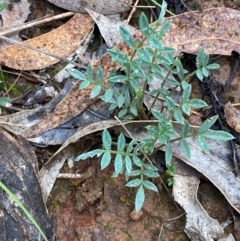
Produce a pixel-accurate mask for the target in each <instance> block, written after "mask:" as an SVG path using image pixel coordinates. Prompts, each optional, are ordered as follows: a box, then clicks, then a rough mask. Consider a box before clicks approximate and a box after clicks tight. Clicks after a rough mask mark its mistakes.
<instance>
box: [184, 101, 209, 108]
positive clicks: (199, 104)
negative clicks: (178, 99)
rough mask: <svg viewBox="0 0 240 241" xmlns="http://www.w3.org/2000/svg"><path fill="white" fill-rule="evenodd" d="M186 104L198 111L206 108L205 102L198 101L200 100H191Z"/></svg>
mask: <svg viewBox="0 0 240 241" xmlns="http://www.w3.org/2000/svg"><path fill="white" fill-rule="evenodd" d="M188 104H189V105H190V106H191V107H192V108H194V109H200V108H203V107H206V106H208V105H207V103H206V102H205V101H203V100H200V99H191V100H189V101H188Z"/></svg>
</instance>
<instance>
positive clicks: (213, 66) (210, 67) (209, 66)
mask: <svg viewBox="0 0 240 241" xmlns="http://www.w3.org/2000/svg"><path fill="white" fill-rule="evenodd" d="M206 68H207V69H210V70H212V69H219V68H220V65H219V64H209V65H207V66H206Z"/></svg>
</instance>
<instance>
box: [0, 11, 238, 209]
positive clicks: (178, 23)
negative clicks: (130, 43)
mask: <svg viewBox="0 0 240 241" xmlns="http://www.w3.org/2000/svg"><path fill="white" fill-rule="evenodd" d="M229 11H231V12H229ZM207 12H208V14H209V15H210V14H211V16H210V17H209V18H210V19H208V18H207V17H206V16H205V15H204V14H206V15H207ZM218 13H219V14H221V13H222V14H223V15H221V17H223V16H224V14H227V15H231V14H230V13H233V14H232V15H233V16H235V21H236V16H238V14H239V13H238V12H237V11H235V10H226V9H223V8H221V9H213V10H207V11H204V12H203V13H193V12H191V13H186V14H182V15H180V17H179V19H178V17H174V18H172V20H173V25H172V28H171V31H173V32H172V34H174V33H176V32H177V30H176V28H177V27H178V28H179V29H181V28H182V29H183V30H186V31H187V27H188V28H190V27H189V26H192V25H191V23H192V22H193V23H195V24H196V23H198V24H199V22H200V23H201V24H200V25H201V26H205V24H206V25H207V26H212V27H213V26H215V25H213V22H212V21H213V20H212V18H213V16H215V15H216V14H218ZM183 15H184V16H185V17H186V19H188V21H189V22H184V21H183V19H184V18H185V17H183ZM196 15H199V16H200V17H199V19H198V20H197V22H194V19H195V17H196ZM202 19H203V21H202ZM206 19H207V20H206ZM190 20H191V21H190ZM205 20H206V21H205ZM217 20H218V19H217ZM227 20H229V21H230V22H234V19H230V18H229V17H228V18H227ZM174 21H175V22H174ZM216 22H217V21H216ZM235 23H236V22H235ZM197 26H198V25H197ZM221 26H222V25H221ZM173 27H175V29H174V30H173ZM216 28H220V26H216ZM191 30H192V28H190V30H189V32H191ZM198 30H199V29H198ZM200 30H201V29H200ZM171 31H170V32H169V34H170V33H171ZM212 33H213V35H214V34H215V36H214V37H212V38H211V36H212V35H211V36H208V38H207V40H206V39H204V40H203V39H201V36H199V35H196V34H195V35H193V36H194V38H192V44H191V40H189V39H188V38H186V39H178V38H176V36H170V37H169V40H167V39H166V44H168V43H167V41H170V39H171V41H173V44H175V45H176V46H177V50H178V51H183V52H189V53H196V52H197V51H198V50H199V44H200V46H201V47H204V48H206V49H207V51H208V53H213V54H217V53H220V54H230V53H231V51H232V50H236V49H237V44H236V40H233V41H232V42H234V41H235V42H234V45H233V43H232V42H231V44H229V41H230V40H231V37H232V36H230V40H229V38H228V39H227V38H225V37H223V39H221V38H220V37H219V36H218V35H216V32H215V31H212ZM204 34H205V33H204V32H203V34H202V35H203V36H204ZM181 35H182V34H181ZM224 36H225V35H224ZM134 37H135V39H137V40H139V39H141V35H139V34H138V33H137V34H135V35H134ZM208 40H209V41H208ZM210 40H211V41H210ZM217 40H219V41H217ZM220 40H221V41H220ZM209 42H210V43H209ZM213 42H215V43H213ZM204 44H205V45H204ZM168 45H169V44H168ZM170 45H172V43H171V44H170ZM175 45H174V46H175ZM119 46H120V49H122V50H125V51H126V52H127V51H128V48H127V47H126V46H125V45H124V44H123V43H120V44H119ZM219 49H220V50H219ZM215 51H216V52H215ZM221 51H222V52H221ZM110 61H111V59H110V57H109V56H108V55H107V54H106V55H105V56H104V57H103V58H101V59H100V60H99V61H98V62H97V64H99V63H103V64H104V67H105V70H110V69H117V68H118V66H116V65H114V64H112V63H111V62H110ZM97 64H96V65H97ZM76 91H78V90H77V88H76V89H75V92H76ZM84 94H85V93H84ZM88 94H89V93H87V94H86V95H87V96H88ZM75 101H76V100H73V102H72V104H73V105H74V102H75ZM64 104H66V103H64ZM60 108H61V106H60V107H59V109H60ZM59 113H61V111H60V112H59ZM59 115H60V116H61V114H59ZM70 116H71V115H70ZM59 119H60V121H57V122H56V123H55V124H54V125H53V126H57V125H58V124H60V123H62V122H64V118H63V119H61V118H59ZM66 119H67V118H66ZM49 120H51V115H49V117H46V119H45V121H49ZM98 124H99V123H98ZM2 125H3V126H4V123H2ZM43 125H44V124H43ZM107 125H108V124H107ZM114 125H117V124H116V122H115V124H114ZM114 125H113V126H114ZM110 126H112V124H110ZM38 127H39V125H38ZM41 128H42V127H41V125H40V130H39V131H35V132H33V133H34V135H38V134H39V133H42V132H43V131H44V130H45V129H47V128H45V129H44V128H42V129H41ZM106 128H107V127H106ZM8 129H9V130H10V129H11V128H8ZM50 129H51V128H50ZM100 129H101V128H100ZM10 131H11V130H10ZM87 132H88V133H92V132H93V130H91V129H90V130H88V131H87ZM75 138H76V140H77V139H78V138H77V137H76V136H75ZM76 140H75V139H74V138H72V139H71V138H70V139H69V140H67V141H66V144H64V145H63V146H62V147H61V149H60V150H62V149H63V148H64V147H65V146H66V145H68V144H69V143H71V142H74V141H76ZM218 148H219V146H218ZM176 150H177V147H176ZM198 152H199V151H198ZM214 154H215V153H214ZM223 154H224V153H223ZM204 157H205V156H204ZM180 158H181V159H182V157H180ZM216 159H218V157H217V158H216ZM183 161H185V160H184V159H183ZM215 161H216V160H215ZM185 162H186V163H187V161H185ZM187 164H188V165H189V163H187ZM190 165H191V164H190ZM199 165H200V164H199ZM201 165H202V164H201ZM202 166H203V165H202ZM220 166H221V165H220ZM194 167H195V168H196V166H194ZM198 168H199V169H198ZM200 168H201V167H198V166H197V168H196V169H197V170H200ZM226 170H228V171H227V174H226V176H227V175H229V170H231V168H230V169H226ZM212 171H214V170H212ZM219 172H220V173H221V174H222V172H224V170H222V169H221V168H219ZM207 174H208V175H210V176H211V173H207ZM207 174H206V173H205V176H208V175H207ZM209 179H210V180H211V181H212V179H211V178H209ZM215 181H216V180H215ZM231 181H234V180H232V179H231ZM216 182H217V181H216ZM235 182H236V181H235ZM213 183H214V182H213ZM214 184H215V183H214ZM218 185H220V186H221V183H220V184H219V183H218ZM236 185H237V184H236ZM218 188H219V186H218ZM221 188H222V187H221ZM221 191H225V192H227V191H228V190H227V191H226V190H225V189H224V190H221ZM231 194H232V193H231ZM225 195H226V196H227V195H230V194H226V193H224V196H225ZM226 196H225V197H226ZM230 196H231V195H230ZM233 196H234V195H233ZM228 198H229V199H231V200H230V203H231V204H232V205H233V206H234V207H235V208H236V209H237V210H238V211H239V207H238V203H239V202H238V201H239V200H238V199H237V198H236V197H235V200H234V197H232V196H231V197H229V196H228ZM228 198H227V199H228ZM229 199H228V200H229Z"/></svg>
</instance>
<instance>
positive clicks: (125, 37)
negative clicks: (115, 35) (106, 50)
mask: <svg viewBox="0 0 240 241" xmlns="http://www.w3.org/2000/svg"><path fill="white" fill-rule="evenodd" d="M120 34H121V37H122V39H123V41H124V42H125V43H126V44H127V45H128V46H129V47H130V48H135V47H136V44H135V42H134V40H133V37H132V35H131V33H130V32H129V31H128V30H127V29H125V28H124V27H122V26H120Z"/></svg>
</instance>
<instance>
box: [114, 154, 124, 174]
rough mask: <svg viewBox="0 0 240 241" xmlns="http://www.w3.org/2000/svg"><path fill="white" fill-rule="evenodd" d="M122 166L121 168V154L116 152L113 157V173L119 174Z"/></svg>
mask: <svg viewBox="0 0 240 241" xmlns="http://www.w3.org/2000/svg"><path fill="white" fill-rule="evenodd" d="M122 168H123V159H122V155H121V154H119V153H118V154H117V155H116V157H115V162H114V169H115V173H116V174H119V173H120V172H122Z"/></svg>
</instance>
